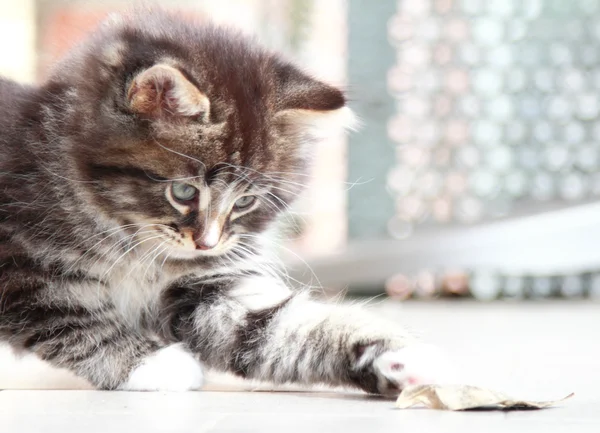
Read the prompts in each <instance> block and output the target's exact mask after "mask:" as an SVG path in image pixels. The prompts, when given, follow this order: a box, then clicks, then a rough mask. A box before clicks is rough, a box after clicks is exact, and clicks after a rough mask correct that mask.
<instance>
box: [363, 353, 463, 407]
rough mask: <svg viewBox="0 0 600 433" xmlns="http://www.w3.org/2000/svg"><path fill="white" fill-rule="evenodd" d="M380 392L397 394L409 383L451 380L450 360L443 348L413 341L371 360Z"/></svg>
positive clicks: (423, 383)
mask: <svg viewBox="0 0 600 433" xmlns="http://www.w3.org/2000/svg"><path fill="white" fill-rule="evenodd" d="M373 369H374V370H375V374H376V375H377V378H378V388H379V392H380V393H381V394H383V395H388V396H390V395H392V396H393V395H397V394H399V393H400V392H401V391H402V390H403V389H404V388H406V387H407V386H409V385H425V384H441V383H449V382H452V381H453V380H454V376H455V373H454V372H453V367H452V365H451V363H450V360H449V359H448V357H447V356H445V355H444V354H443V353H442V351H440V350H439V349H437V348H436V347H434V346H429V345H426V344H414V345H410V346H406V347H404V348H402V349H399V350H395V351H389V352H385V353H383V354H381V355H380V356H378V357H377V358H375V360H374V361H373Z"/></svg>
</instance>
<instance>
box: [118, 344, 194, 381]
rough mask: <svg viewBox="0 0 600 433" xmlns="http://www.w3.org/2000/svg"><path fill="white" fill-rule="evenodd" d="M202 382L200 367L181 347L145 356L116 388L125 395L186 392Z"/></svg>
mask: <svg viewBox="0 0 600 433" xmlns="http://www.w3.org/2000/svg"><path fill="white" fill-rule="evenodd" d="M203 382H204V374H203V373H202V366H201V365H200V363H199V362H198V361H197V360H196V359H195V358H194V356H193V355H192V354H191V353H190V352H188V351H187V350H185V349H184V348H183V346H182V345H181V344H173V345H171V346H168V347H165V348H164V349H161V350H159V351H157V352H156V353H154V354H152V355H150V356H148V357H147V358H146V359H145V360H144V361H143V362H142V364H141V365H140V366H138V367H136V368H135V369H134V370H133V371H132V372H131V375H130V376H129V379H128V380H127V382H125V383H124V384H123V385H121V386H120V387H119V388H120V389H122V390H126V391H189V390H193V389H199V388H201V387H202V384H203Z"/></svg>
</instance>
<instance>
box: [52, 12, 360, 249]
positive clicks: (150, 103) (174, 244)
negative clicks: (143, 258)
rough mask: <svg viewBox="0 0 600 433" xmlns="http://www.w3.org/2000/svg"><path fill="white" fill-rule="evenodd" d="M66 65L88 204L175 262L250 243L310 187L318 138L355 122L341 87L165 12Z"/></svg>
mask: <svg viewBox="0 0 600 433" xmlns="http://www.w3.org/2000/svg"><path fill="white" fill-rule="evenodd" d="M64 65H66V66H63V67H62V68H59V69H58V70H57V72H56V73H55V74H54V75H53V78H51V79H50V81H49V85H51V84H52V83H56V82H65V81H67V82H69V83H70V84H71V85H73V83H74V84H75V89H76V90H75V92H74V93H76V100H77V104H78V106H77V107H76V110H75V112H76V113H77V114H76V115H74V116H72V118H73V120H72V124H71V125H70V126H67V131H68V132H69V133H70V134H71V135H72V137H73V140H72V141H73V143H74V144H73V146H72V147H71V150H70V154H71V157H72V158H73V159H74V160H75V166H76V167H77V170H78V173H77V175H78V176H79V177H80V178H82V179H83V180H85V182H82V183H81V184H80V188H83V192H84V197H86V200H88V201H89V202H90V203H92V204H93V205H94V206H95V207H96V208H97V209H98V210H99V212H100V214H101V215H102V216H103V217H105V218H109V219H110V220H112V221H114V222H115V223H117V224H120V225H123V226H125V225H127V224H132V226H130V227H131V231H136V230H139V234H140V235H141V234H143V238H144V239H147V240H148V242H152V243H155V242H163V245H164V246H165V248H168V249H169V252H170V254H171V256H172V257H176V258H194V257H199V256H202V255H219V254H223V253H224V252H226V251H228V250H229V249H231V248H232V247H234V246H235V245H241V246H243V245H244V243H248V242H250V239H252V236H253V235H256V234H259V233H260V232H261V231H263V230H265V229H266V228H267V226H268V225H269V223H270V222H272V221H273V220H274V219H275V218H276V216H277V215H278V214H279V213H280V212H282V211H284V210H285V208H286V207H287V206H289V205H290V203H291V202H292V201H293V199H294V198H295V196H296V195H297V194H298V193H299V192H300V190H301V189H302V185H304V184H306V182H307V179H306V168H307V164H308V162H309V158H310V155H311V145H312V144H314V142H315V140H316V139H318V138H320V137H322V136H323V135H326V134H327V132H328V131H330V130H332V129H333V130H335V129H338V128H339V127H341V126H347V122H348V121H349V120H350V119H351V115H350V112H349V110H348V109H347V108H346V107H345V98H344V95H343V94H342V92H340V91H339V90H338V89H336V88H334V87H331V86H329V85H326V84H324V83H322V82H320V81H318V80H315V79H313V78H311V77H310V76H308V75H307V74H305V73H303V72H302V71H300V70H299V69H298V68H296V67H295V66H293V65H292V64H290V63H288V62H287V61H285V60H282V58H281V57H279V56H278V55H275V54H272V53H269V52H267V51H266V50H264V49H262V48H260V47H257V46H256V45H255V44H253V43H252V42H251V41H248V40H247V39H246V38H244V37H242V36H240V35H238V34H237V33H235V32H230V31H227V30H224V29H220V28H217V27H213V26H210V25H208V26H207V25H196V24H193V23H189V22H185V21H182V20H180V19H178V18H177V17H175V16H172V15H168V14H165V13H163V12H153V13H147V14H144V15H142V16H140V15H139V14H134V15H132V16H126V17H120V18H118V19H116V20H113V22H112V23H109V24H106V25H105V26H104V27H103V28H102V29H101V30H100V31H99V32H98V34H97V35H96V36H95V37H94V38H93V40H92V41H91V42H88V44H86V45H84V46H83V47H82V48H81V49H80V51H79V52H78V53H76V54H75V55H74V56H73V57H72V58H71V59H70V60H68V61H67V62H66V63H64Z"/></svg>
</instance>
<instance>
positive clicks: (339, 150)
mask: <svg viewBox="0 0 600 433" xmlns="http://www.w3.org/2000/svg"><path fill="white" fill-rule="evenodd" d="M156 3H159V4H163V5H164V6H167V7H172V8H176V9H179V10H184V11H186V12H187V13H189V14H193V15H196V16H198V17H199V18H200V19H203V18H205V19H211V20H213V21H217V22H220V23H224V24H228V25H232V26H235V27H237V28H241V29H242V30H244V31H245V32H247V33H249V34H255V35H258V37H259V38H260V40H262V41H263V43H264V44H266V45H267V46H269V47H271V48H274V49H278V50H280V51H283V52H284V53H286V54H287V55H288V56H290V57H292V58H294V59H296V60H297V61H298V62H299V63H300V64H301V65H303V66H304V67H305V68H306V69H307V70H309V71H312V72H313V73H314V74H315V75H316V76H317V77H319V78H321V79H323V80H325V81H327V82H329V83H332V84H335V85H338V86H342V87H344V88H345V89H347V91H348V94H349V97H350V99H351V104H352V107H353V109H354V110H355V111H356V113H357V114H358V116H359V117H360V118H361V119H362V123H363V126H362V128H361V130H360V131H359V132H357V133H352V134H350V135H349V136H347V137H346V136H340V137H338V138H336V139H334V140H331V141H329V142H326V143H322V144H321V145H320V147H319V148H318V150H317V152H318V155H317V164H316V166H315V168H314V172H313V180H312V181H311V183H310V185H309V190H308V192H307V193H306V194H305V196H304V197H303V198H302V200H301V201H300V202H299V203H298V204H297V206H296V209H295V212H294V213H293V214H292V215H290V216H289V218H288V219H287V220H288V221H290V223H289V226H290V227H289V228H290V230H288V231H287V232H288V233H289V236H286V238H288V239H286V240H282V241H281V244H280V245H279V247H280V250H281V254H282V256H283V258H284V260H285V261H286V262H287V263H288V264H289V266H290V267H291V269H292V272H291V275H290V278H293V279H295V280H298V281H300V282H302V283H307V284H311V285H313V286H316V287H321V288H323V289H324V290H325V291H326V292H327V293H330V294H337V293H339V292H343V293H348V294H349V295H356V296H363V295H368V296H373V295H378V294H381V293H387V294H388V295H390V296H391V297H394V298H397V299H417V300H437V299H440V298H446V297H452V298H455V299H470V298H471V299H472V298H475V299H478V300H481V301H490V300H495V299H513V300H524V301H530V300H537V299H546V298H569V299H582V298H596V299H598V298H600V203H598V202H597V200H598V199H599V198H600V171H599V167H600V145H599V144H598V142H599V140H600V122H598V117H599V116H600V100H599V97H598V90H599V89H600V2H598V1H597V0H569V1H567V0H398V1H392V0H378V1H372V0H371V1H369V0H326V1H325V0H321V1H317V0H219V1H216V0H169V1H166V0H163V1H159V2H156ZM131 4H132V2H130V1H116V0H19V1H9V0H0V53H2V55H1V56H0V74H2V75H5V76H9V77H12V78H15V79H17V80H20V81H25V82H35V81H38V80H43V78H44V76H45V74H46V73H47V70H48V66H49V65H50V64H52V63H53V62H54V61H55V60H56V59H57V58H59V57H60V56H61V55H62V54H63V53H64V52H65V51H66V50H67V49H69V47H71V46H72V45H73V44H75V43H76V42H77V41H78V40H80V39H81V38H82V37H84V35H85V34H87V33H88V32H90V31H91V30H93V28H94V26H95V25H96V24H97V22H98V21H99V20H101V19H102V18H103V17H105V16H106V15H107V14H108V13H110V12H113V11H118V10H120V9H123V8H125V7H128V6H130V5H131Z"/></svg>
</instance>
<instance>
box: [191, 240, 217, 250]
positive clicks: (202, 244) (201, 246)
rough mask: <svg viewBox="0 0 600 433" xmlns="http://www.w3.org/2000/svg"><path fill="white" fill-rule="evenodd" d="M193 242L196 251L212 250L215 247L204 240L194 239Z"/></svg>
mask: <svg viewBox="0 0 600 433" xmlns="http://www.w3.org/2000/svg"><path fill="white" fill-rule="evenodd" d="M194 242H195V243H196V249H197V250H212V249H213V248H214V247H216V246H217V244H216V243H209V242H206V239H202V238H199V239H195V240H194Z"/></svg>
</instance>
